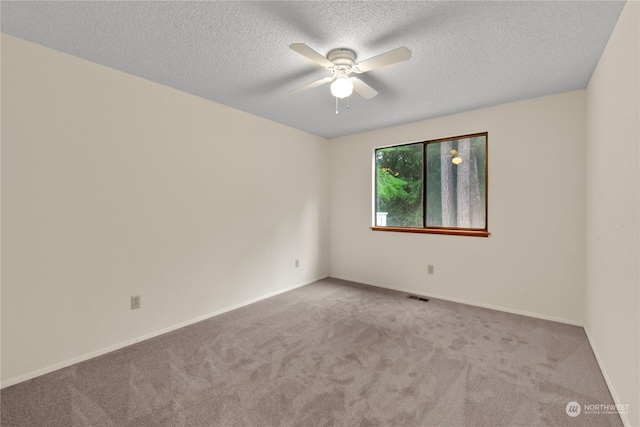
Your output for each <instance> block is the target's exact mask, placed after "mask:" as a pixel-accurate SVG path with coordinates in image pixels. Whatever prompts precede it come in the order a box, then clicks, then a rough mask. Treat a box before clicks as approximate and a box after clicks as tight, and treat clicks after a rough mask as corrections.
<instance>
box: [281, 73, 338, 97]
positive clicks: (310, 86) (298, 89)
mask: <svg viewBox="0 0 640 427" xmlns="http://www.w3.org/2000/svg"><path fill="white" fill-rule="evenodd" d="M331 80H333V77H331V76H329V77H325V78H324V79H320V80H316V81H315V82H311V83H307V84H306V85H304V86H300V87H299V88H297V89H293V90H290V91H289V95H295V94H296V93H298V92H302V91H303V90H307V89H311V88H314V87H317V86H321V85H323V84H325V83H329V82H330V81H331Z"/></svg>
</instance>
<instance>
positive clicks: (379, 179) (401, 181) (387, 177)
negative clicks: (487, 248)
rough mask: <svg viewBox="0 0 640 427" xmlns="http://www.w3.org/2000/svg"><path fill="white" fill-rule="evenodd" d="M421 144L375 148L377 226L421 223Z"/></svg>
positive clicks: (417, 224) (413, 225)
mask: <svg viewBox="0 0 640 427" xmlns="http://www.w3.org/2000/svg"><path fill="white" fill-rule="evenodd" d="M423 147H424V146H423V144H422V143H417V144H411V145H402V146H398V147H389V148H381V149H378V150H376V222H375V224H376V225H377V226H393V227H422V226H423V220H422V212H423V206H422V197H423V189H422V181H423V180H422V172H423V156H424V155H423V150H424V148H423Z"/></svg>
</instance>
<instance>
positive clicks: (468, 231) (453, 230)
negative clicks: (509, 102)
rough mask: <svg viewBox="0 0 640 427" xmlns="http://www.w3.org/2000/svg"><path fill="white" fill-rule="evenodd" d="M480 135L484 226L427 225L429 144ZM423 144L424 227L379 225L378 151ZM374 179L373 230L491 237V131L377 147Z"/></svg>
mask: <svg viewBox="0 0 640 427" xmlns="http://www.w3.org/2000/svg"><path fill="white" fill-rule="evenodd" d="M479 136H484V138H485V164H484V169H485V170H484V177H485V204H484V218H485V222H484V228H483V229H479V228H457V227H433V226H427V181H426V176H427V146H428V145H429V144H437V143H442V142H445V141H455V140H459V139H465V138H476V137H479ZM416 143H419V144H422V153H423V154H422V156H423V157H422V158H423V161H422V227H392V226H389V227H388V226H378V225H376V208H377V203H376V201H377V197H378V179H377V173H378V171H377V168H376V151H377V150H379V149H384V148H393V147H403V146H407V145H413V144H416ZM373 153H374V154H373V156H374V159H373V168H374V169H373V181H374V184H373V186H374V193H373V224H374V225H373V226H371V230H373V231H388V232H397V233H421V234H441V235H449V236H473V237H489V235H490V234H491V233H489V133H488V132H478V133H472V134H468V135H459V136H453V137H448V138H439V139H431V140H426V141H419V142H410V143H407V144H398V145H390V146H385V147H378V148H375V149H374V151H373Z"/></svg>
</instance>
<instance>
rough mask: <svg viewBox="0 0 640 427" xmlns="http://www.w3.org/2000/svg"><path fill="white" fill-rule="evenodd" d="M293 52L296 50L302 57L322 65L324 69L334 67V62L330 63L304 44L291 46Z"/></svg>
mask: <svg viewBox="0 0 640 427" xmlns="http://www.w3.org/2000/svg"><path fill="white" fill-rule="evenodd" d="M289 47H290V48H291V49H292V50H295V51H296V52H298V53H299V54H300V55H302V56H304V57H306V58H308V59H310V60H312V61H313V62H315V63H316V64H319V65H322V66H323V67H333V66H334V64H333V62H331V61H329V60H328V59H327V58H325V57H324V56H322V55H320V54H319V53H318V52H316V51H315V50H313V49H311V48H310V47H309V46H307V45H306V44H304V43H292V44H290V45H289Z"/></svg>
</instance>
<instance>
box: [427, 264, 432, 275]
mask: <svg viewBox="0 0 640 427" xmlns="http://www.w3.org/2000/svg"><path fill="white" fill-rule="evenodd" d="M427 272H428V273H429V274H433V265H430V266H429V267H427Z"/></svg>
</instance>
